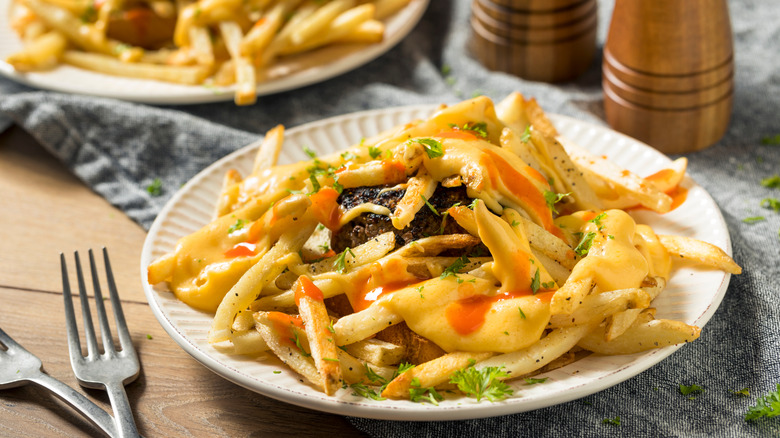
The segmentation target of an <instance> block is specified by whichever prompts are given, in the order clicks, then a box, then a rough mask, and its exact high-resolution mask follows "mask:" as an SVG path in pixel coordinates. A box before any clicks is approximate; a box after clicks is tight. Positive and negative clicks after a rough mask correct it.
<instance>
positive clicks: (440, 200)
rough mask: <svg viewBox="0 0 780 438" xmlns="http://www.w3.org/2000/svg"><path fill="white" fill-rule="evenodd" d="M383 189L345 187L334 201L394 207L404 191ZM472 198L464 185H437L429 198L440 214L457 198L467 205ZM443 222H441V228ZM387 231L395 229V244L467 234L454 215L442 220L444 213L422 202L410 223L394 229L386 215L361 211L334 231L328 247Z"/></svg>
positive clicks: (338, 249) (356, 242) (351, 245)
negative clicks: (437, 236)
mask: <svg viewBox="0 0 780 438" xmlns="http://www.w3.org/2000/svg"><path fill="white" fill-rule="evenodd" d="M383 189H387V187H357V188H354V189H347V190H344V192H343V193H342V194H341V195H340V196H339V198H338V200H337V201H336V202H338V203H339V204H340V205H341V206H342V207H343V208H344V210H349V209H350V208H353V207H357V206H358V205H360V204H363V203H365V202H371V203H374V204H377V205H381V206H383V207H387V208H389V209H390V211H395V207H396V205H397V204H398V201H400V200H401V198H402V197H403V195H404V190H386V191H384V192H382V190H383ZM380 192H382V193H380ZM471 201H472V199H470V198H469V197H468V195H467V194H466V187H465V186H460V187H453V188H447V187H442V186H438V187H437V188H436V191H435V192H434V193H433V196H431V198H430V199H429V200H428V202H430V203H431V205H433V206H434V207H435V208H436V210H437V211H438V212H439V213H440V214H442V213H444V212H445V211H447V209H448V208H450V207H452V206H453V205H455V204H456V203H458V202H460V203H461V205H469V204H470V203H471ZM442 223H444V228H443V229H442ZM388 231H392V232H394V233H395V242H396V245H397V246H403V245H406V244H407V243H410V242H412V241H415V240H418V239H420V238H422V237H426V236H436V235H439V234H468V232H467V231H466V230H464V229H463V228H462V227H461V226H460V225H458V223H457V222H455V220H454V219H452V218H450V217H448V218H447V219H446V221H445V220H444V217H443V216H441V215H440V216H437V215H435V214H434V213H433V211H431V209H430V208H429V207H428V206H423V207H422V208H421V209H420V210H419V211H418V212H417V214H416V215H415V217H414V220H413V221H412V223H410V224H409V226H407V227H406V228H404V229H403V230H396V229H395V227H393V224H392V222H391V221H390V218H389V217H387V216H382V215H378V214H374V213H364V214H362V215H360V216H358V217H356V218H355V219H354V220H352V221H351V222H349V223H348V224H346V225H344V226H343V227H342V228H341V229H340V230H338V232H335V233H333V237H332V239H331V248H333V250H334V251H336V252H341V251H344V249H345V248H347V247H349V248H354V247H356V246H358V245H360V244H363V243H365V242H367V241H369V240H371V239H372V238H374V237H376V236H378V235H380V234H383V233H386V232H388Z"/></svg>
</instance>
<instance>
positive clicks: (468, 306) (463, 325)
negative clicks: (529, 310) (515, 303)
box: [445, 290, 555, 336]
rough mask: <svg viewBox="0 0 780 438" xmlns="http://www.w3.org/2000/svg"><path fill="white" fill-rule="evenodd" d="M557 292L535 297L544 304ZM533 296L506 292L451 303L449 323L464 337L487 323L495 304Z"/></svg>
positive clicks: (446, 313)
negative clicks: (489, 313)
mask: <svg viewBox="0 0 780 438" xmlns="http://www.w3.org/2000/svg"><path fill="white" fill-rule="evenodd" d="M554 293H555V292H539V293H537V294H536V295H535V296H536V298H537V299H538V300H540V301H543V302H550V300H551V299H552V296H553V294H554ZM529 295H533V293H532V292H531V291H530V290H522V291H514V292H505V293H500V294H497V295H493V296H487V295H475V296H473V297H468V298H464V299H462V300H458V301H455V302H452V303H450V304H449V305H448V306H447V309H446V310H445V315H446V317H447V322H448V323H449V324H450V326H452V328H453V329H455V331H456V332H458V334H460V335H462V336H466V335H469V334H471V333H474V332H475V331H477V330H479V328H480V327H482V325H483V324H484V323H485V316H486V315H487V313H488V311H489V310H490V309H491V307H493V303H497V302H499V301H502V300H508V299H512V298H520V297H526V296H529Z"/></svg>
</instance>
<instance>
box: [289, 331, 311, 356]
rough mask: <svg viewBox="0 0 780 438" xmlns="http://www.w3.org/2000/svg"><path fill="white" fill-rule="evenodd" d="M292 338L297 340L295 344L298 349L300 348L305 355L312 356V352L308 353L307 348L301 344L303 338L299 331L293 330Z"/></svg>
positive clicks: (294, 340)
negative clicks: (300, 336) (299, 335)
mask: <svg viewBox="0 0 780 438" xmlns="http://www.w3.org/2000/svg"><path fill="white" fill-rule="evenodd" d="M290 340H291V341H293V342H295V346H296V347H298V350H300V352H301V354H302V355H303V357H311V354H309V353H307V352H306V350H304V349H303V347H302V346H301V339H300V338H299V337H298V332H296V331H295V330H293V337H292V338H290Z"/></svg>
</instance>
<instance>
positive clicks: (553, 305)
mask: <svg viewBox="0 0 780 438" xmlns="http://www.w3.org/2000/svg"><path fill="white" fill-rule="evenodd" d="M594 286H595V283H594V282H593V279H592V278H583V279H579V280H574V281H567V282H566V283H564V284H563V286H561V288H560V289H558V290H557V291H556V292H555V295H553V298H552V301H551V302H550V311H551V312H552V314H553V315H562V314H563V315H568V314H571V313H572V312H574V310H575V309H576V308H577V307H578V306H579V305H581V304H582V301H583V300H584V299H585V297H586V296H588V294H589V293H590V291H591V290H592V289H593V287H594Z"/></svg>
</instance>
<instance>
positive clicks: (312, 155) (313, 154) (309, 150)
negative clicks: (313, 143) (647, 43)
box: [303, 145, 317, 158]
mask: <svg viewBox="0 0 780 438" xmlns="http://www.w3.org/2000/svg"><path fill="white" fill-rule="evenodd" d="M303 152H305V153H306V155H308V156H309V158H317V153H316V152H314V150H313V149H312V148H310V147H308V146H305V145H304V146H303Z"/></svg>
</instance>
